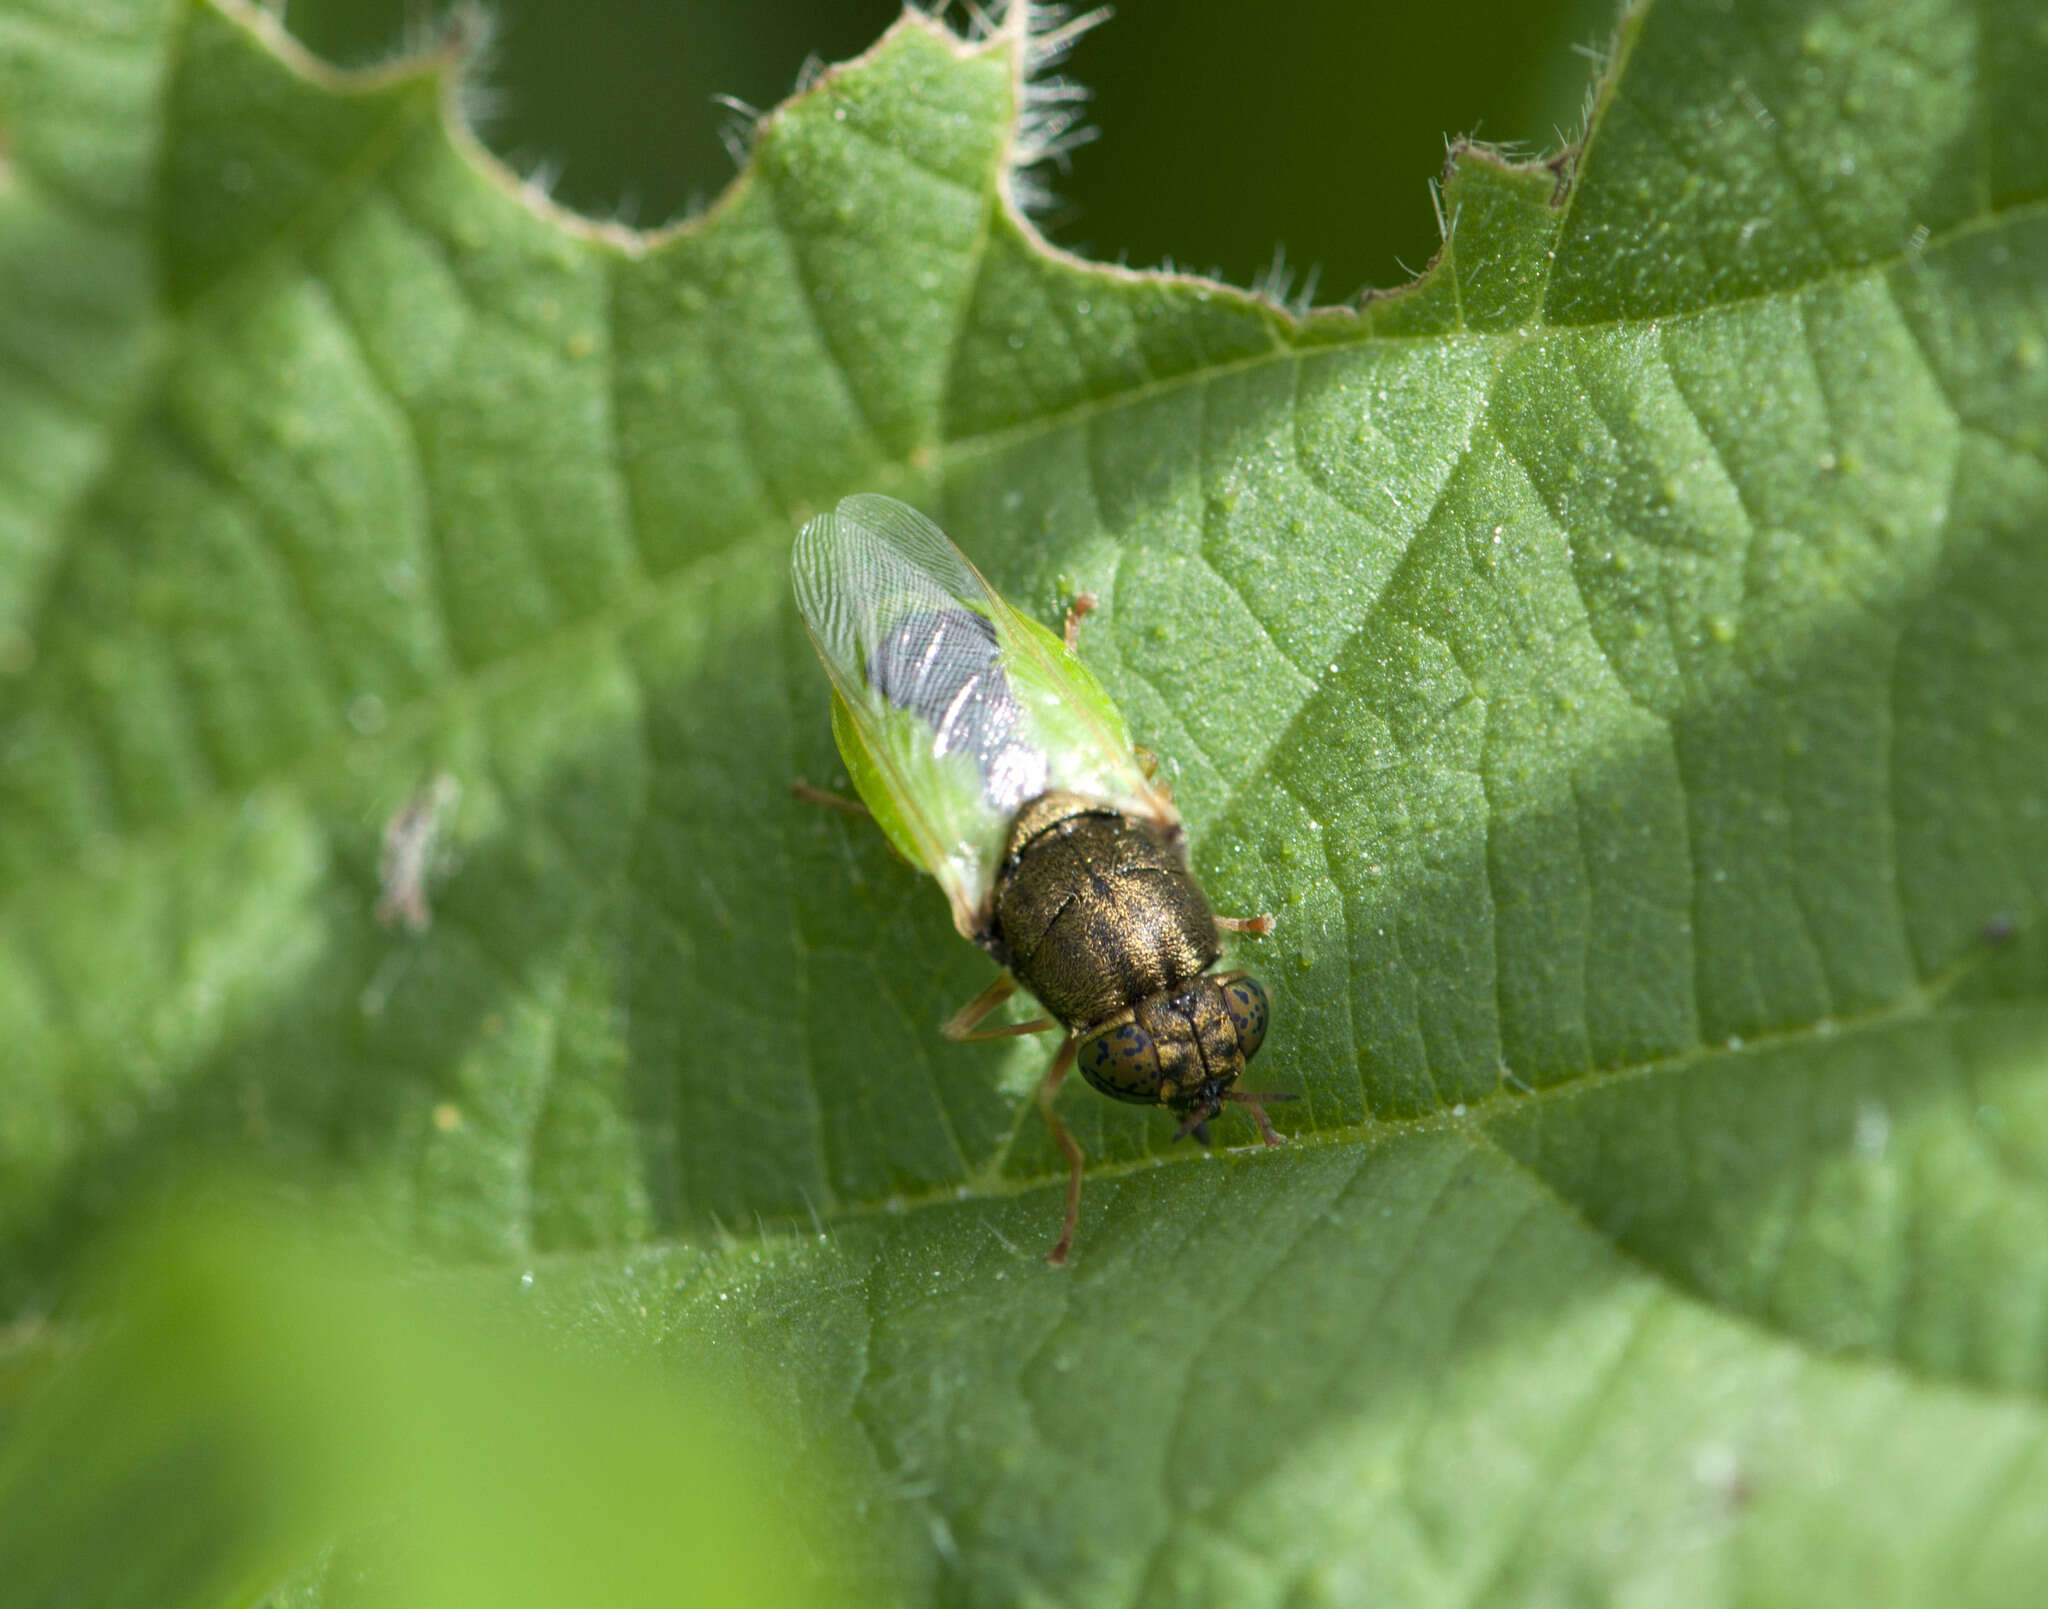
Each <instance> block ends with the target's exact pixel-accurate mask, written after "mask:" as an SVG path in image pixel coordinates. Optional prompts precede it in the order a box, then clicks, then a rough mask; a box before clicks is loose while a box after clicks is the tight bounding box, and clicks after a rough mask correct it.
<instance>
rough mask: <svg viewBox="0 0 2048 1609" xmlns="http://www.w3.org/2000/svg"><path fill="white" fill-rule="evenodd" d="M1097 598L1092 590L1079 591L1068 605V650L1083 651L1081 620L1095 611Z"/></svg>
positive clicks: (1072, 652) (1075, 652)
mask: <svg viewBox="0 0 2048 1609" xmlns="http://www.w3.org/2000/svg"><path fill="white" fill-rule="evenodd" d="M1097 601H1098V600H1097V598H1096V596H1095V594H1094V593H1092V592H1077V593H1075V594H1074V601H1073V602H1072V603H1070V604H1068V605H1067V652H1068V653H1070V654H1077V653H1079V652H1080V651H1081V622H1082V621H1083V620H1085V619H1087V618H1088V616H1090V615H1091V614H1093V613H1094V612H1095V605H1096V603H1097Z"/></svg>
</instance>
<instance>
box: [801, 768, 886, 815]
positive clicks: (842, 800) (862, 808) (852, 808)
mask: <svg viewBox="0 0 2048 1609" xmlns="http://www.w3.org/2000/svg"><path fill="white" fill-rule="evenodd" d="M789 792H790V797H791V798H794V799H801V800H803V802H804V803H805V804H814V805H818V806H820V807H822V808H824V809H826V810H838V811H843V812H844V813H845V814H847V815H849V816H866V817H867V818H868V819H869V820H873V819H874V814H875V813H874V812H873V811H872V810H870V809H869V808H868V807H867V806H866V805H864V804H862V803H861V802H860V801H859V800H858V799H849V798H847V797H846V795H845V794H843V793H832V792H830V791H828V790H827V789H824V788H814V787H812V786H811V785H810V784H809V783H808V782H806V781H804V779H803V778H802V777H798V778H797V779H796V781H794V782H792V783H791V784H790V785H789Z"/></svg>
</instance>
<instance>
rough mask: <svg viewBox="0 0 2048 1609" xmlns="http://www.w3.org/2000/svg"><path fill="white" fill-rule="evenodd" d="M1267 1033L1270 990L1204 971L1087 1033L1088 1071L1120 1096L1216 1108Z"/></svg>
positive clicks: (1082, 1058) (1083, 1064) (1084, 1068)
mask: <svg viewBox="0 0 2048 1609" xmlns="http://www.w3.org/2000/svg"><path fill="white" fill-rule="evenodd" d="M1265 1032H1266V992H1265V990H1263V989H1261V988H1260V987H1259V986H1258V984H1257V983H1255V982H1254V981H1253V980H1251V979H1250V978H1247V977H1243V976H1241V975H1239V974H1236V973H1231V974H1228V975H1226V976H1224V977H1214V976H1210V975H1207V974H1204V975H1203V976H1202V977H1199V978H1196V979H1195V980H1194V981H1193V982H1192V983H1191V984H1189V985H1187V986H1186V987H1185V988H1182V989H1178V990H1172V991H1168V992H1165V993H1161V994H1156V995H1152V996H1149V997H1148V998H1146V999H1143V1000H1140V1001H1138V1002H1136V1003H1135V1004H1134V1005H1131V1006H1127V1007H1125V1008H1124V1009H1123V1010H1122V1011H1119V1012H1117V1013H1116V1015H1114V1016H1113V1017H1111V1018H1110V1019H1109V1020H1108V1021H1107V1022H1103V1023H1100V1024H1098V1025H1096V1026H1095V1027H1094V1028H1092V1029H1090V1030H1089V1031H1088V1032H1086V1033H1085V1034H1083V1035H1082V1038H1081V1043H1080V1045H1079V1047H1078V1050H1077V1053H1076V1056H1075V1065H1076V1066H1077V1067H1079V1068H1080V1070H1081V1076H1082V1077H1083V1078H1085V1079H1087V1080H1088V1082H1089V1083H1090V1084H1091V1085H1092V1086H1094V1088H1096V1089H1097V1090H1099V1091H1101V1092H1102V1093H1103V1094H1104V1095H1107V1096H1110V1097H1111V1098H1112V1099H1114V1100H1119V1101H1130V1102H1133V1103H1134V1104H1137V1105H1141V1106H1170V1107H1172V1108H1174V1109H1175V1110H1177V1111H1183V1112H1188V1111H1193V1110H1194V1109H1195V1108H1197V1107H1208V1108H1214V1106H1215V1105H1216V1103H1217V1102H1218V1101H1220V1100H1221V1099H1222V1098H1223V1093H1224V1091H1225V1090H1227V1089H1229V1088H1230V1086H1231V1085H1232V1084H1234V1083H1236V1082H1237V1078H1238V1075H1239V1074H1240V1073H1242V1072H1243V1071H1244V1066H1245V1063H1246V1062H1248V1061H1249V1060H1251V1058H1252V1056H1253V1055H1254V1054H1256V1052H1257V1051H1258V1048H1259V1044H1260V1041H1261V1040H1263V1039H1264V1037H1265Z"/></svg>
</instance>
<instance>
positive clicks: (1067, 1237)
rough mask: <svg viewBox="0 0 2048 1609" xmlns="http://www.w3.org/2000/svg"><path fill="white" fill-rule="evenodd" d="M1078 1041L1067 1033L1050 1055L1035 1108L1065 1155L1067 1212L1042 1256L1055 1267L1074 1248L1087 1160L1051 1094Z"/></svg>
mask: <svg viewBox="0 0 2048 1609" xmlns="http://www.w3.org/2000/svg"><path fill="white" fill-rule="evenodd" d="M1079 1043H1080V1041H1079V1040H1077V1039H1075V1038H1074V1036H1073V1035H1072V1034H1069V1035H1067V1042H1066V1043H1065V1044H1064V1045H1062V1046H1060V1053H1059V1054H1058V1055H1057V1056H1055V1057H1053V1059H1052V1065H1051V1066H1050V1067H1048V1068H1047V1069H1046V1070H1045V1077H1044V1078H1043V1079H1042V1080H1041V1081H1040V1083H1039V1086H1038V1109H1039V1111H1041V1112H1043V1113H1044V1114H1045V1126H1046V1127H1047V1128H1049V1129H1051V1130H1052V1139H1053V1144H1055V1145H1057V1146H1058V1147H1059V1148H1060V1150H1061V1151H1062V1152H1063V1153H1064V1154H1065V1156H1066V1159H1067V1216H1066V1219H1065V1221H1064V1222H1062V1223H1061V1225H1060V1238H1059V1240H1058V1241H1057V1242H1056V1243H1055V1244H1054V1246H1053V1248H1052V1250H1051V1251H1049V1252H1047V1253H1046V1254H1045V1260H1046V1261H1047V1262H1048V1263H1050V1264H1051V1265H1052V1266H1053V1267H1054V1268H1064V1267H1066V1265H1067V1253H1068V1252H1070V1251H1072V1250H1073V1248H1074V1230H1075V1228H1076V1227H1077V1226H1078V1225H1079V1224H1080V1222H1081V1168H1082V1166H1083V1165H1084V1164H1085V1163H1086V1162H1087V1160H1088V1158H1087V1155H1086V1154H1085V1153H1084V1152H1083V1151H1082V1150H1081V1143H1080V1141H1078V1140H1076V1139H1075V1138H1074V1137H1073V1135H1071V1134H1069V1133H1068V1132H1067V1125H1066V1124H1064V1123H1062V1122H1061V1121H1060V1115H1059V1113H1057V1112H1055V1111H1054V1110H1053V1109H1052V1101H1053V1097H1054V1096H1055V1095H1057V1094H1059V1092H1060V1085H1061V1084H1062V1083H1064V1082H1065V1081H1066V1076H1067V1074H1068V1073H1069V1072H1071V1071H1073V1067H1074V1052H1075V1049H1076V1048H1077V1046H1078V1045H1079Z"/></svg>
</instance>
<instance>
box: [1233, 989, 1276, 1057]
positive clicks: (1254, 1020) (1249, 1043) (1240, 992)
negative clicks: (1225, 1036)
mask: <svg viewBox="0 0 2048 1609" xmlns="http://www.w3.org/2000/svg"><path fill="white" fill-rule="evenodd" d="M1223 1009H1224V1010H1225V1011H1227V1012H1229V1013H1230V1020H1231V1021H1232V1022H1233V1023H1235V1024H1236V1025H1237V1048H1238V1049H1239V1050H1241V1051H1243V1052H1244V1059H1245V1060H1246V1061H1250V1060H1251V1059H1252V1057H1253V1056H1254V1055H1255V1054H1256V1053H1257V1051H1258V1048H1259V1045H1260V1044H1261V1043H1262V1042H1263V1041H1264V1039H1265V1037H1266V991H1265V990H1264V989H1262V988H1260V987H1259V980H1258V979H1257V978H1232V979H1231V980H1230V981H1229V982H1228V983H1226V984H1225V985H1224V986H1223Z"/></svg>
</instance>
